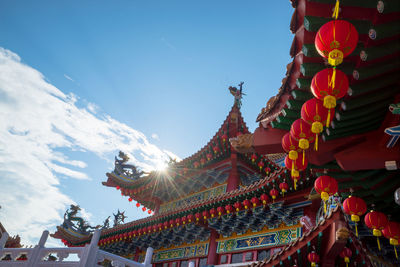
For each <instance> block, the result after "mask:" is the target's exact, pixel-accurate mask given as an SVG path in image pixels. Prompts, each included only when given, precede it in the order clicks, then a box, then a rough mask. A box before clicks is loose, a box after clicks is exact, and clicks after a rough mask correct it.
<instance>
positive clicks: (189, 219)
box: [186, 214, 194, 223]
mask: <svg viewBox="0 0 400 267" xmlns="http://www.w3.org/2000/svg"><path fill="white" fill-rule="evenodd" d="M186 218H187V220H188V222H190V223H191V222H192V221H193V220H194V216H193V214H189V215H188V216H186Z"/></svg>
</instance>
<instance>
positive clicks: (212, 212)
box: [210, 208, 217, 218]
mask: <svg viewBox="0 0 400 267" xmlns="http://www.w3.org/2000/svg"><path fill="white" fill-rule="evenodd" d="M210 214H211V218H214V216H215V214H217V210H216V209H215V208H212V209H210Z"/></svg>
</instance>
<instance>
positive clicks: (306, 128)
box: [290, 119, 314, 159]
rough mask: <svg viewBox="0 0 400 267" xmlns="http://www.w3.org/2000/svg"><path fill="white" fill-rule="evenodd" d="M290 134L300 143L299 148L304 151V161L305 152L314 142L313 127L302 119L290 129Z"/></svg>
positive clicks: (295, 122)
mask: <svg viewBox="0 0 400 267" xmlns="http://www.w3.org/2000/svg"><path fill="white" fill-rule="evenodd" d="M290 134H291V135H292V137H293V138H294V139H295V140H296V141H298V146H299V148H300V149H302V150H303V159H304V158H305V150H306V149H308V148H309V147H310V143H312V142H314V136H313V134H312V132H311V125H310V124H308V123H307V122H305V121H303V120H302V119H297V120H295V121H294V122H293V124H292V127H290Z"/></svg>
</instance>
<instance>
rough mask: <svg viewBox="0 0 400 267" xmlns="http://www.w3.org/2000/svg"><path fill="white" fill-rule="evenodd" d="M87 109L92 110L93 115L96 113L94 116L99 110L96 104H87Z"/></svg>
mask: <svg viewBox="0 0 400 267" xmlns="http://www.w3.org/2000/svg"><path fill="white" fill-rule="evenodd" d="M87 108H88V110H90V111H91V112H92V113H94V114H96V113H97V111H98V110H99V106H97V105H96V104H94V103H89V104H87Z"/></svg>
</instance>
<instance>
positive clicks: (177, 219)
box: [175, 218, 181, 226]
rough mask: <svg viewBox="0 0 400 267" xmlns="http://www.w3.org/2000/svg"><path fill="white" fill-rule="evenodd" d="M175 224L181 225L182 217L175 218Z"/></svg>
mask: <svg viewBox="0 0 400 267" xmlns="http://www.w3.org/2000/svg"><path fill="white" fill-rule="evenodd" d="M175 224H176V226H179V225H181V218H176V219H175Z"/></svg>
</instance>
